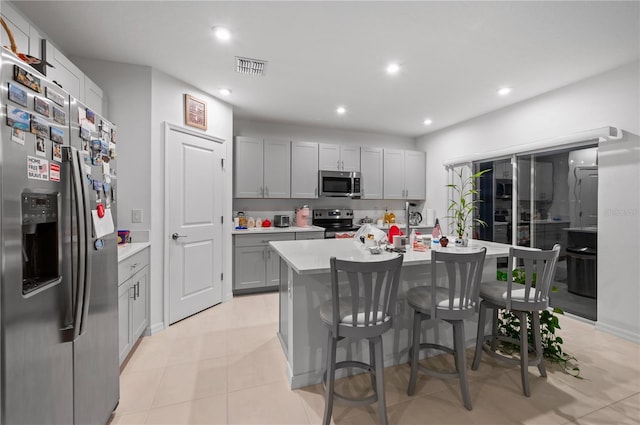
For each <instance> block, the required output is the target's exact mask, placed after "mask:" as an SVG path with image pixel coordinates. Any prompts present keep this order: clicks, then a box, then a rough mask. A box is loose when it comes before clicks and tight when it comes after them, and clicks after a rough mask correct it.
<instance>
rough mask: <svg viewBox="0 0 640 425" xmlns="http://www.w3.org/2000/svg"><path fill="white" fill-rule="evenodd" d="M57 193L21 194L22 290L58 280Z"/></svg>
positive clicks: (58, 232)
mask: <svg viewBox="0 0 640 425" xmlns="http://www.w3.org/2000/svg"><path fill="white" fill-rule="evenodd" d="M59 216H60V214H59V211H58V194H57V193H23V194H22V293H23V294H24V295H26V294H29V293H31V292H33V291H35V290H37V289H39V288H43V287H44V286H47V285H50V284H54V283H58V282H60V281H61V277H60V268H61V264H60V263H61V262H60V230H59V229H60V226H59V223H58V219H59Z"/></svg>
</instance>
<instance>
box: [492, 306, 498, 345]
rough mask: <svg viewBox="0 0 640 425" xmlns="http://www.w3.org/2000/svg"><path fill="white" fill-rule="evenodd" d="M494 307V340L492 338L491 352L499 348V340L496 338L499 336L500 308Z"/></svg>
mask: <svg viewBox="0 0 640 425" xmlns="http://www.w3.org/2000/svg"><path fill="white" fill-rule="evenodd" d="M492 307H493V308H492V310H493V311H492V313H491V320H492V321H491V335H492V336H493V338H491V351H496V349H497V348H498V339H497V338H496V337H497V336H498V307H496V306H492Z"/></svg>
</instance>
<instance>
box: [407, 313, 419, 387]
mask: <svg viewBox="0 0 640 425" xmlns="http://www.w3.org/2000/svg"><path fill="white" fill-rule="evenodd" d="M421 324H422V318H421V317H420V313H418V312H417V311H414V312H413V335H412V342H411V352H410V353H409V355H410V359H409V361H410V363H411V376H410V378H409V388H408V389H407V395H410V396H411V395H413V394H414V393H415V392H416V382H417V381H418V358H419V357H420V326H421Z"/></svg>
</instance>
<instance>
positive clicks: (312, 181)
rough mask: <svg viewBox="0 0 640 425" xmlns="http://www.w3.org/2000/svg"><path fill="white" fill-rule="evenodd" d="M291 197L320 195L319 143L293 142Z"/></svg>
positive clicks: (314, 196)
mask: <svg viewBox="0 0 640 425" xmlns="http://www.w3.org/2000/svg"><path fill="white" fill-rule="evenodd" d="M291 197H292V198H317V197H318V144H317V143H313V142H292V143H291Z"/></svg>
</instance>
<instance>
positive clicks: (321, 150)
mask: <svg viewBox="0 0 640 425" xmlns="http://www.w3.org/2000/svg"><path fill="white" fill-rule="evenodd" d="M318 169H320V170H332V171H340V170H342V168H341V164H340V145H332V144H328V143H320V144H319V145H318Z"/></svg>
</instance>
